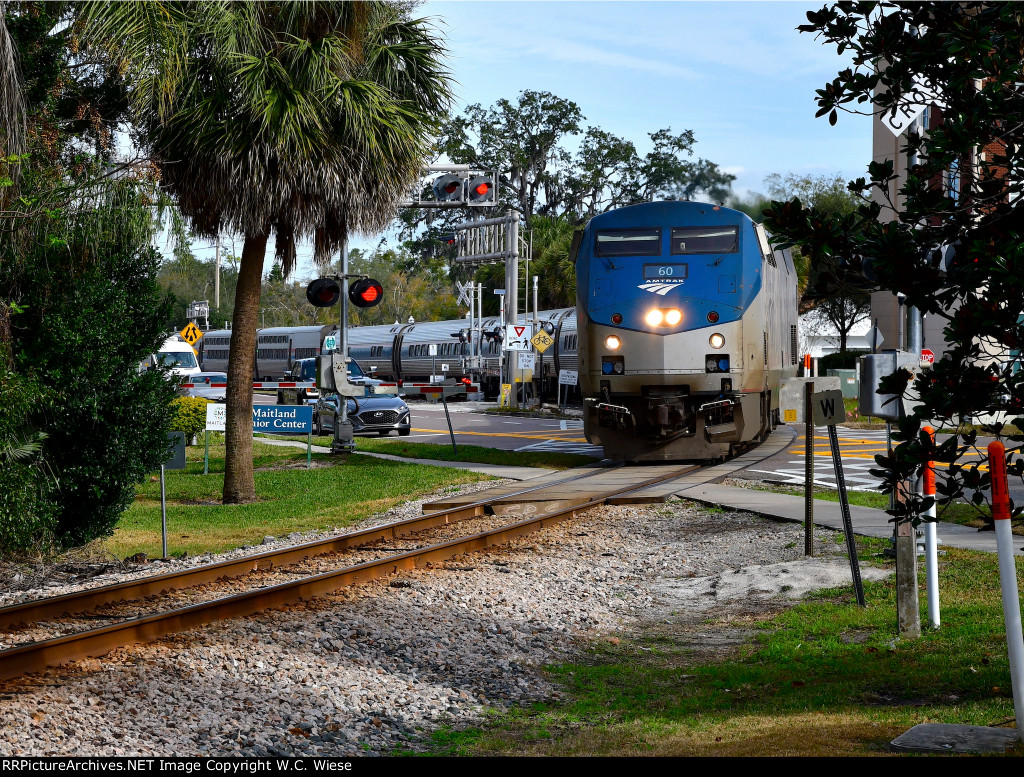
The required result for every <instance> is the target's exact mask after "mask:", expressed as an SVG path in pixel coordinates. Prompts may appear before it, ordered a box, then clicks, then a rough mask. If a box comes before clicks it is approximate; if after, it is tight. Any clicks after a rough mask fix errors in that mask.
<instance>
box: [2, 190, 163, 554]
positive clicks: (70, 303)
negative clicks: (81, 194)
mask: <svg viewBox="0 0 1024 777" xmlns="http://www.w3.org/2000/svg"><path fill="white" fill-rule="evenodd" d="M106 197H107V199H106V200H104V201H102V202H99V203H96V204H95V205H96V207H95V209H90V210H83V211H80V212H77V213H75V214H72V215H69V216H68V217H67V218H65V220H64V221H62V222H60V223H56V222H48V223H47V224H43V225H40V226H39V227H38V232H37V233H36V234H37V239H35V240H33V241H31V242H29V241H26V242H29V246H30V250H28V251H27V252H26V253H25V255H24V256H23V257H21V263H20V265H15V264H14V263H13V262H5V261H4V255H3V244H2V243H0V290H3V289H8V288H10V289H17V290H18V293H19V294H20V295H21V298H20V300H19V302H20V304H21V305H22V307H23V312H20V313H19V314H18V315H17V316H14V317H12V319H11V333H12V343H13V347H12V353H13V355H14V361H15V369H16V370H18V371H19V372H21V373H23V374H24V373H27V372H28V371H29V370H31V371H32V374H33V376H34V377H35V379H36V381H37V383H38V384H39V386H40V387H41V389H42V395H41V397H40V401H39V402H38V403H37V404H36V405H35V407H34V408H33V410H32V411H31V413H30V418H29V420H30V422H31V424H32V426H33V428H35V429H39V430H41V431H43V432H45V433H46V435H47V437H46V439H45V441H44V443H43V455H44V457H45V458H46V461H47V462H48V463H49V465H50V467H51V468H52V470H53V472H54V475H55V477H56V481H57V484H56V485H55V487H54V488H53V493H52V499H53V501H54V502H56V504H57V506H58V511H57V521H56V526H55V532H54V533H55V538H56V541H57V542H58V543H59V544H60V545H61V546H63V547H69V546H74V545H80V544H84V543H86V542H88V541H90V540H92V539H95V538H96V537H103V536H105V535H108V534H110V533H111V532H113V530H114V527H115V526H116V525H117V521H118V518H119V517H120V516H121V513H123V512H124V511H125V510H126V509H127V508H128V506H129V505H130V504H131V503H132V501H133V500H134V498H135V484H136V483H137V482H139V481H140V480H142V479H143V478H144V477H146V475H147V474H148V473H150V472H153V471H154V470H156V469H159V467H160V463H161V462H162V461H164V460H165V459H166V457H167V454H168V452H169V447H170V446H169V444H168V441H167V431H168V430H169V428H170V416H171V408H170V402H171V400H172V399H173V397H174V390H175V389H174V385H173V384H172V382H171V381H169V380H167V378H166V377H165V376H164V375H163V374H161V372H160V371H158V370H149V371H147V372H142V373H140V372H139V371H138V365H139V362H140V361H142V359H143V358H144V357H145V356H146V355H147V354H149V353H152V352H154V351H155V350H156V348H157V347H158V346H159V345H160V343H161V342H162V341H163V339H164V338H165V337H166V334H165V332H164V331H163V325H164V322H165V321H166V320H167V318H168V315H169V313H170V311H169V308H168V305H167V303H166V301H165V296H164V294H163V292H162V291H161V290H160V287H159V285H158V284H157V281H156V276H157V270H158V269H159V266H160V261H161V256H160V254H159V252H157V251H156V250H155V249H153V248H151V247H150V245H149V240H150V234H151V231H150V230H151V228H152V217H151V213H150V208H149V206H148V205H146V203H145V202H144V201H143V200H142V199H141V198H140V197H138V196H134V195H133V193H132V191H131V189H130V188H128V187H127V185H126V186H125V187H123V188H121V189H119V190H117V191H111V192H108V193H107V195H106ZM57 238H60V239H59V240H58V239H57ZM15 270H17V272H15Z"/></svg>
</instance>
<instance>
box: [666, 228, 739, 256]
mask: <svg viewBox="0 0 1024 777" xmlns="http://www.w3.org/2000/svg"><path fill="white" fill-rule="evenodd" d="M739 235H740V229H739V227H672V253H673V254H676V255H679V254H735V253H737V252H738V251H739V250H740V238H739Z"/></svg>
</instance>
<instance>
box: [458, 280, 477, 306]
mask: <svg viewBox="0 0 1024 777" xmlns="http://www.w3.org/2000/svg"><path fill="white" fill-rule="evenodd" d="M455 285H456V286H457V287H458V289H459V301H458V302H457V303H455V304H457V305H466V306H468V307H472V302H471V301H470V300H472V298H473V281H466V282H465V283H461V282H459V281H455Z"/></svg>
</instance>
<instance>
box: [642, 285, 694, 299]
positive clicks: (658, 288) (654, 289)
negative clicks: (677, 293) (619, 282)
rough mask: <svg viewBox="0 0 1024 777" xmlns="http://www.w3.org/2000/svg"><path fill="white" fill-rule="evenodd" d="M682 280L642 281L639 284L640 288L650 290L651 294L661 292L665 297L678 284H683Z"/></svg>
mask: <svg viewBox="0 0 1024 777" xmlns="http://www.w3.org/2000/svg"><path fill="white" fill-rule="evenodd" d="M682 285H683V282H682V281H652V282H651V283H641V284H640V285H639V286H637V288H638V289H643V290H644V291H649V292H651V294H660V295H661V296H662V297H664V296H665V295H666V294H668V293H669V292H670V291H672V289H674V288H675V287H676V286H682Z"/></svg>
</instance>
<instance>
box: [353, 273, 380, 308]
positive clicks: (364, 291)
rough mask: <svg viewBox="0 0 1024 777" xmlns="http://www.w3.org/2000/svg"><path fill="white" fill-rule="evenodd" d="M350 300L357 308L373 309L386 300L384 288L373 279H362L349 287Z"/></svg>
mask: <svg viewBox="0 0 1024 777" xmlns="http://www.w3.org/2000/svg"><path fill="white" fill-rule="evenodd" d="M348 298H349V301H350V302H351V303H352V304H353V305H355V306H356V307H357V308H372V307H373V306H374V305H379V304H380V301H381V300H382V299H383V298H384V287H383V286H381V285H380V282H379V281H375V280H374V279H373V278H360V279H359V280H358V281H356V282H355V283H353V284H352V285H351V286H349V287H348Z"/></svg>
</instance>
